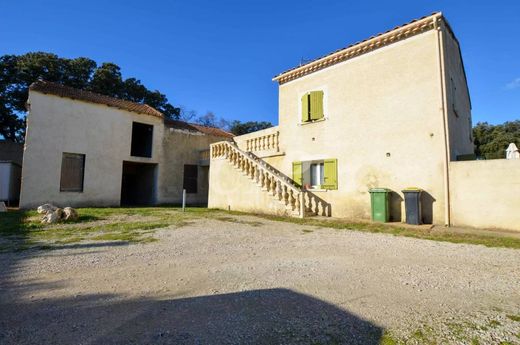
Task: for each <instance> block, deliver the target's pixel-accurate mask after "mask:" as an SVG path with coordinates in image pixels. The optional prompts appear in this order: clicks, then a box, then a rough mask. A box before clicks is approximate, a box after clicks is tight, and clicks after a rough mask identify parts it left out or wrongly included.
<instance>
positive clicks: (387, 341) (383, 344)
mask: <svg viewBox="0 0 520 345" xmlns="http://www.w3.org/2000/svg"><path fill="white" fill-rule="evenodd" d="M400 343H401V342H400V341H399V340H397V339H396V338H394V337H393V336H392V335H391V334H390V333H388V332H386V331H385V332H384V333H383V335H382V336H381V339H380V340H379V345H398V344H400Z"/></svg>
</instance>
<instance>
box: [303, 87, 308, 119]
mask: <svg viewBox="0 0 520 345" xmlns="http://www.w3.org/2000/svg"><path fill="white" fill-rule="evenodd" d="M307 121H309V94H308V93H306V94H305V95H303V96H302V122H307Z"/></svg>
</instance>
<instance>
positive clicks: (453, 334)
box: [0, 216, 520, 344]
mask: <svg viewBox="0 0 520 345" xmlns="http://www.w3.org/2000/svg"><path fill="white" fill-rule="evenodd" d="M222 219H225V218H222ZM155 236H156V238H158V239H159V241H158V242H153V243H147V244H134V245H124V244H119V243H110V242H106V243H101V244H100V243H92V244H88V243H87V244H81V245H71V246H70V247H64V248H62V249H59V250H47V251H45V250H40V251H25V252H18V253H4V254H0V262H1V268H0V291H1V295H0V343H1V344H53V343H56V344H134V343H135V344H378V343H379V342H381V341H384V342H386V343H388V344H391V343H392V341H393V340H400V341H403V342H406V343H408V344H414V343H417V344H422V343H453V344H459V343H460V344H471V343H472V342H473V344H500V343H502V342H504V343H505V342H506V341H508V342H509V343H510V344H519V343H520V250H514V249H497V248H487V247H484V246H476V245H464V244H452V243H445V242H434V241H425V240H417V239H413V238H405V237H394V236H391V235H384V234H372V233H361V232H356V231H339V230H333V229H325V228H317V227H312V226H302V225H297V224H290V223H282V222H273V221H268V220H265V219H260V218H255V217H251V216H233V217H229V218H228V219H227V220H216V219H197V220H193V221H191V222H190V223H189V224H188V225H185V226H183V227H180V228H167V229H163V230H160V231H158V232H157V233H156V235H155ZM505 344H508V343H505Z"/></svg>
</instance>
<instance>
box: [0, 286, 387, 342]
mask: <svg viewBox="0 0 520 345" xmlns="http://www.w3.org/2000/svg"><path fill="white" fill-rule="evenodd" d="M0 330H1V331H0V343H2V344H33V343H34V344H36V343H38V344H44V343H60V344H72V343H75V344H77V343H88V344H364V345H371V344H378V343H379V341H380V338H381V336H382V329H381V328H380V327H378V326H376V325H374V324H372V323H371V322H368V321H366V320H363V319H361V318H359V317H357V316H355V315H353V314H352V313H349V312H347V311H345V310H342V309H340V308H337V307H335V306H334V305H331V304H329V303H326V302H324V301H321V300H318V299H316V298H313V297H310V296H307V295H303V294H300V293H297V292H294V291H291V290H287V289H267V290H253V291H245V292H238V293H230V294H221V295H211V296H201V297H193V298H179V299H170V300H149V299H137V300H125V301H117V300H116V299H115V298H114V296H110V295H89V296H81V297H77V298H71V299H59V300H48V301H47V300H45V301H35V302H30V301H28V302H12V303H4V304H3V305H2V306H1V309H0Z"/></svg>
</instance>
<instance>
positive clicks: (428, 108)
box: [209, 13, 520, 230]
mask: <svg viewBox="0 0 520 345" xmlns="http://www.w3.org/2000/svg"><path fill="white" fill-rule="evenodd" d="M273 80H274V81H276V82H277V83H278V84H279V121H278V123H279V124H278V126H276V127H273V128H269V129H266V130H262V131H258V132H254V133H250V134H247V135H242V136H237V137H235V138H234V141H233V142H229V141H226V142H219V143H213V144H212V145H211V169H210V183H209V185H210V189H209V207H216V208H222V209H231V210H241V211H250V212H264V213H274V214H290V215H294V216H299V217H304V216H308V215H322V216H334V217H346V218H352V219H370V210H371V206H370V195H369V190H370V189H371V188H374V187H381V188H388V189H390V190H391V191H392V192H391V193H390V207H389V209H390V220H393V221H404V203H403V193H402V192H401V191H402V190H403V189H405V188H407V187H417V188H420V189H422V190H423V192H422V200H421V203H422V217H423V219H422V221H423V222H424V223H436V224H446V225H466V226H467V225H469V226H481V227H497V228H506V229H517V230H520V213H519V212H518V205H519V203H520V160H516V161H512V160H510V161H506V160H496V161H475V160H473V161H471V159H474V155H473V153H474V146H473V138H472V124H471V100H470V96H469V91H468V86H467V81H466V74H465V70H464V64H463V61H462V56H461V50H460V45H459V42H458V40H457V38H456V37H455V35H454V33H453V30H452V29H451V28H450V25H449V24H448V22H447V21H446V19H445V18H444V17H443V15H442V14H441V13H434V14H432V15H430V16H427V17H423V18H420V19H418V20H414V21H412V22H410V23H408V24H405V25H402V26H399V27H397V28H394V29H392V30H390V31H387V32H385V33H381V34H378V35H376V36H373V37H371V38H369V39H367V40H364V41H362V42H359V43H356V44H353V45H350V46H348V47H346V48H343V49H339V50H337V51H335V52H333V53H331V54H328V55H325V56H323V57H320V58H318V59H316V60H314V61H311V62H309V63H306V64H304V65H301V66H298V67H295V68H293V69H290V70H287V71H285V72H282V73H280V74H279V75H277V76H276V77H274V79H273ZM468 159H469V160H470V161H468Z"/></svg>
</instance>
